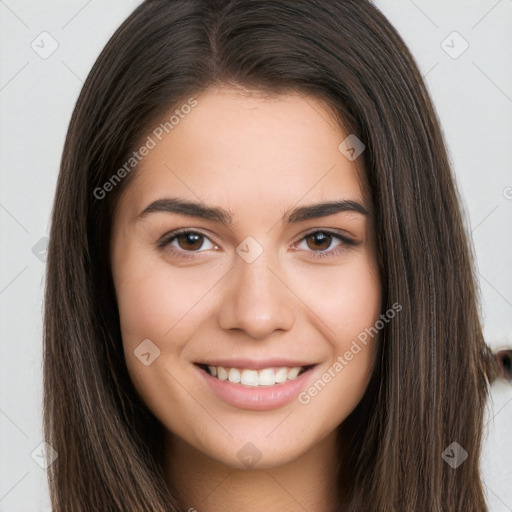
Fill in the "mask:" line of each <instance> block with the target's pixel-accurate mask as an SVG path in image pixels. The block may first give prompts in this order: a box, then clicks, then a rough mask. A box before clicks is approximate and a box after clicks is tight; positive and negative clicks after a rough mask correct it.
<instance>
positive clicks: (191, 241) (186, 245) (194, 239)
mask: <svg viewBox="0 0 512 512" xmlns="http://www.w3.org/2000/svg"><path fill="white" fill-rule="evenodd" d="M176 239H177V241H178V245H179V247H180V248H181V249H184V250H186V251H195V250H197V249H200V248H201V246H202V245H203V239H204V236H203V235H201V234H200V233H194V232H192V231H191V232H187V233H181V234H179V235H177V236H176Z"/></svg>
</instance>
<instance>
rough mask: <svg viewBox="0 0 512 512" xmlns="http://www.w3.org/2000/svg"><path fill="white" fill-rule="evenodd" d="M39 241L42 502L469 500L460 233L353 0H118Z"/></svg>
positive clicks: (368, 17) (474, 350) (403, 61)
mask: <svg viewBox="0 0 512 512" xmlns="http://www.w3.org/2000/svg"><path fill="white" fill-rule="evenodd" d="M50 240H51V241H50V246H49V250H48V273H47V289H46V310H45V359H44V375H45V403H44V408H45V432H46V440H47V442H48V443H50V444H51V445H52V446H53V448H54V449H55V450H56V451H57V453H58V458H57V460H56V461H55V462H54V463H53V464H52V465H51V466H50V468H49V483H50V491H51V497H52V503H53V507H54V510H55V511H60V510H66V511H72V510H77V511H78V510H133V511H135V510H137V511H142V510H148V511H149V510H151V511H157V510H158V511H164V510H166V511H168V510H174V511H184V510H198V511H199V512H202V511H211V510H221V509H222V510H245V511H252V510H267V509H269V510H274V509H282V510H315V511H319V512H322V511H334V510H343V511H354V512H355V511H362V510H364V511H371V510H375V511H386V510H390V511H391V510H407V511H409V510H414V511H423V510H425V511H427V510H428V511H460V510H467V511H471V510H474V511H482V510H486V509H487V508H486V504H485V499H484V494H483V490H482V483H481V477H480V470H479V455H480V449H481V440H482V416H483V411H484V407H485V403H486V399H487V396H488V392H489V388H488V387H489V383H490V381H492V379H493V378H494V366H493V360H492V354H491V352H490V350H489V349H488V347H487V346H486V344H485V342H484V340H483V336H482V329H481V325H480V320H479V316H478V309H477V299H476V292H475V280H474V276H473V270H472V262H471V251H470V247H469V245H468V240H467V237H466V235H465V231H464V226H463V222H462V218H461V213H460V209H459V202H458V196H457V192H456V189H455V185H454V181H453V178H452V174H451V170H450V167H449V163H448V159H447V155H446V150H445V146H444V143H443V139H442V136H441V131H440V128H439V123H438V120H437V117H436V115H435V112H434V109H433V107H432V104H431V101H430V99H429V96H428V94H427V91H426V88H425V86H424V84H423V81H422V78H421V75H420V73H419V71H418V69H417V67H416V64H415V63H414V61H413V59H412V57H411V55H410V53H409V51H408V50H407V48H406V47H405V45H404V43H403V41H402V40H401V39H400V37H399V36H398V34H397V33H396V31H395V30H394V29H393V28H392V27H391V25H390V24H389V22H388V21H387V20H386V19H385V18H384V17H383V15H382V14H381V13H380V12H379V11H378V10H377V9H376V8H375V7H374V6H372V5H371V4H370V3H368V2H362V1H360V0H357V1H356V0H344V1H337V2H318V1H312V0H298V1H294V2H288V1H282V0H272V1H271V0H268V1H267V0H262V1H258V2H255V1H249V0H234V1H228V0H224V1H220V0H219V1H215V2H214V1H205V0H191V1H184V0H181V1H180V0H173V1H164V0H148V1H146V2H144V3H143V4H141V5H140V7H139V8H137V9H136V10H135V12H134V13H133V14H132V15H131V16H130V17H129V18H128V19H127V20H126V21H125V22H124V23H123V25H122V26H121V27H120V28H119V29H118V31H117V32H116V33H115V35H114V36H113V37H112V39H111V40H110V41H109V43H108V44H107V46H106V48H105V49H104V51H103V52H102V54H101V55H100V57H99V58H98V60H97V62H96V64H95V66H94V68H93V70H92V71H91V73H90V75H89V77H88V79H87V81H86V83H85V85H84V88H83V90H82V93H81V95H80V98H79V100H78V103H77V105H76V107H75V111H74V113H73V117H72V120H71V123H70V127H69V131H68V136H67V139H66V144H65V148H64V154H63V158H62V166H61V172H60V176H59V181H58V185H57V194H56V198H55V204H54V210H53V219H52V231H51V236H50ZM460 404H464V407H463V408H461V407H459V405H460Z"/></svg>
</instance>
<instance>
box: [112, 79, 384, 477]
mask: <svg viewBox="0 0 512 512" xmlns="http://www.w3.org/2000/svg"><path fill="white" fill-rule="evenodd" d="M196 100H197V104H196V105H195V106H194V107H193V108H190V109H188V108H187V109H183V110H182V112H185V111H186V112H188V113H187V114H186V115H183V114H182V116H180V117H179V122H177V123H176V122H175V124H173V125H172V129H169V125H168V126H167V131H168V132H169V133H166V132H165V130H162V129H160V130H159V131H158V130H157V131H156V132H153V133H152V134H150V137H151V138H152V140H153V141H154V142H155V147H151V149H149V151H148V154H147V155H146V156H144V157H143V158H142V160H141V161H140V163H139V164H138V167H137V169H136V171H133V172H136V176H134V177H133V178H135V179H134V181H132V182H131V183H130V185H129V186H128V187H127V188H126V190H125V191H124V192H123V194H122V196H121V199H120V202H119V205H118V210H117V213H116V217H115V219H114V226H113V237H112V245H111V251H112V252H111V262H112V271H113V278H114V284H115V289H116V294H117V300H118V307H119V314H120V321H121V329H122V336H123V346H124V353H125V357H126V364H127V366H128V370H129V373H130V375H131V378H132V380H133V382H134V385H135V387H136V389H137V390H138V392H139V394H140V396H141V397H142V399H143V400H144V402H145V403H146V405H147V407H148V408H149V409H150V410H151V411H152V412H153V414H154V415H155V416H156V417H157V418H158V419H159V421H160V422H161V423H162V424H163V425H164V426H165V428H166V430H167V432H168V433H169V438H170V439H172V440H173V442H175V443H179V444H180V445H181V446H186V447H187V448H188V449H189V450H193V451H194V452H195V453H200V454H204V455H207V456H209V457H211V458H213V459H214V460H217V461H219V462H221V463H223V464H226V465H228V466H230V467H239V468H243V467H248V466H249V465H253V464H255V463H257V465H258V467H272V466H277V465H280V464H284V463H288V462H292V461H293V460H295V459H297V458H298V457H300V456H301V455H304V454H306V453H307V452H309V451H310V450H313V449H314V448H315V446H317V445H319V443H320V441H321V440H322V439H323V438H325V437H326V436H327V435H328V434H333V432H334V430H335V429H336V427H337V426H338V425H339V424H340V423H341V422H343V420H344V419H345V418H346V417H347V416H348V415H349V414H350V412H351V411H352V410H353V409H354V408H355V407H356V405H357V404H358V402H359V401H360V399H361V397H362V396H363V394H364V391H365V389H366V387H367V384H368V381H369V377H370V375H371V370H372V361H373V356H372V354H373V353H374V348H375V347H374V345H375V343H376V339H372V338H371V337H368V336H366V338H367V342H366V344H365V343H362V342H361V339H362V338H363V337H364V336H363V337H361V333H363V332H364V331H365V329H366V328H369V327H372V326H373V325H374V324H375V322H376V321H377V320H378V318H379V313H380V306H381V303H380V283H379V279H378V273H377V264H376V259H375V247H374V233H373V226H372V222H371V218H370V217H369V216H368V215H367V214H366V213H365V210H368V211H369V210H370V206H371V205H369V204H367V203H365V201H364V197H363V191H362V189H361V186H360V183H359V179H358V174H357V170H356V165H357V163H358V160H355V161H351V160H349V159H348V158H347V157H346V156H345V155H344V154H343V153H342V152H341V151H340V150H339V149H338V147H339V146H340V143H341V142H342V141H344V139H345V138H346V137H347V135H348V134H346V133H343V131H342V130H341V128H340V127H339V125H338V124H337V123H336V121H335V119H334V117H333V116H332V114H331V113H330V112H329V111H328V110H327V108H326V107H325V106H324V104H323V103H322V102H320V101H319V100H317V99H315V98H312V97H307V96H299V95H282V96H278V97H275V98H268V97H264V96H263V95H254V94H247V93H243V92H240V90H237V89H231V88H220V89H216V90H210V91H207V92H205V93H203V94H201V95H199V96H198V97H196ZM171 114H172V113H171ZM171 114H169V116H170V115H171ZM176 119H178V117H177V118H176ZM174 121H176V120H174ZM161 132H163V135H164V136H162V133H161ZM155 133H158V134H159V137H157V136H155ZM160 139H161V140H160ZM144 140H146V139H144ZM147 140H149V139H147ZM150 146H153V144H152V143H149V144H148V147H150ZM155 202H156V203H155ZM326 203H329V204H330V206H322V205H325V204H326ZM334 203H336V204H337V206H336V205H333V204H334ZM151 205H153V206H151ZM176 230H183V232H182V233H181V234H179V235H178V234H174V232H175V231H176ZM358 336H359V338H358ZM208 367H210V368H208ZM211 373H213V374H214V375H212V374H211ZM240 380H241V381H242V382H239V381H240Z"/></svg>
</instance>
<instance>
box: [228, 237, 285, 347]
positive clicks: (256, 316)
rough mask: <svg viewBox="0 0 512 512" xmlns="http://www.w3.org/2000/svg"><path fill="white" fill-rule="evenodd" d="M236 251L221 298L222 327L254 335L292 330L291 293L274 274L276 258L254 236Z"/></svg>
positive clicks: (275, 271) (276, 266) (256, 336)
mask: <svg viewBox="0 0 512 512" xmlns="http://www.w3.org/2000/svg"><path fill="white" fill-rule="evenodd" d="M236 252H237V257H236V259H235V261H234V268H233V269H232V271H231V283H230V285H229V286H227V287H226V288H225V293H224V295H223V299H222V304H221V309H220V315H219V320H220V324H221V327H222V328H224V329H240V330H243V331H245V332H246V333H247V334H248V335H249V336H251V337H252V338H263V337H266V336H269V335H270V334H272V332H274V331H276V330H289V329H290V328H291V326H292V325H293V323H294V311H293V304H292V294H290V293H289V291H288V290H287V287H286V286H285V284H284V283H283V282H281V279H279V278H278V277H277V276H276V275H275V274H278V275H279V273H280V272H279V268H278V265H277V264H276V262H277V258H275V256H274V255H273V254H272V253H271V251H270V250H266V249H264V247H263V246H262V245H261V244H260V243H258V242H257V241H256V240H255V239H253V238H251V237H248V238H247V239H245V240H244V241H243V242H242V243H241V244H240V245H239V246H238V247H237V249H236Z"/></svg>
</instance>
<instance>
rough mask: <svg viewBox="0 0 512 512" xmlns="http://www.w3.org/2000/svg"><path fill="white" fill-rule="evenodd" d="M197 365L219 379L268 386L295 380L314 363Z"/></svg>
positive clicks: (247, 384) (234, 382)
mask: <svg viewBox="0 0 512 512" xmlns="http://www.w3.org/2000/svg"><path fill="white" fill-rule="evenodd" d="M197 366H199V367H200V368H201V369H202V370H203V371H205V372H206V373H207V374H208V375H210V376H212V377H215V378H216V379H218V380H221V381H228V382H230V383H232V384H241V385H243V386H249V387H270V386H276V385H279V384H284V383H286V382H288V381H291V380H295V379H296V378H297V377H298V376H299V375H302V374H303V373H304V372H307V371H308V370H310V369H311V368H313V367H314V366H315V365H309V366H293V367H291V366H280V367H271V368H261V369H251V368H226V367H224V366H208V365H206V364H198V365H197Z"/></svg>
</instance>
